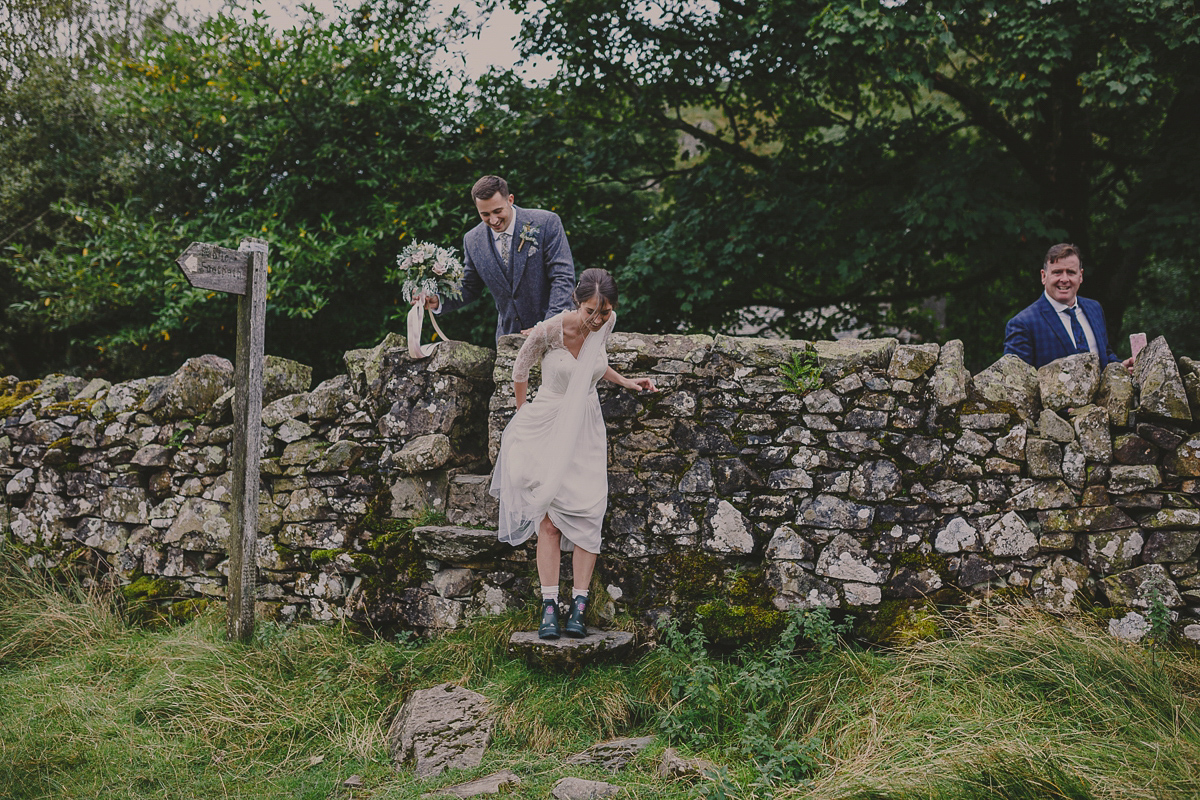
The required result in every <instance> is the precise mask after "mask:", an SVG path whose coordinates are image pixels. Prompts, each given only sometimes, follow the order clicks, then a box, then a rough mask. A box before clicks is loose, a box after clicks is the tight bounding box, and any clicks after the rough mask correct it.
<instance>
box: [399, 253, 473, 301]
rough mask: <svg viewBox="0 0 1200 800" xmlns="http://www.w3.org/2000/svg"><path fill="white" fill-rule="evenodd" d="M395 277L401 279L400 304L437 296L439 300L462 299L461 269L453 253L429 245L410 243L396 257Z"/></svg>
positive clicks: (461, 266)
mask: <svg viewBox="0 0 1200 800" xmlns="http://www.w3.org/2000/svg"><path fill="white" fill-rule="evenodd" d="M396 268H397V270H398V271H399V275H398V277H403V280H404V283H403V284H402V285H401V287H400V288H401V291H402V292H403V293H404V302H406V303H411V302H412V299H413V296H414V295H417V294H420V293H421V292H424V293H425V294H434V293H436V294H438V295H440V296H442V297H453V298H455V299H457V298H460V297H462V282H463V265H462V261H460V260H459V259H458V256H457V255H455V254H454V251H453V250H451V249H450V248H448V247H438V246H437V245H435V244H432V243H430V242H413V243H412V244H410V245H409V246H408V247H406V248H404V249H403V250H402V251H400V255H398V256H396Z"/></svg>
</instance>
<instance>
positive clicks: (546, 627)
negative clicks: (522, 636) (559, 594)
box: [538, 600, 559, 639]
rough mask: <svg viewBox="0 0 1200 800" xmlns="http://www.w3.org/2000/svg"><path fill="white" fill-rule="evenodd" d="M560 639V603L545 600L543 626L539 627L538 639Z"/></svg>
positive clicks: (543, 602) (543, 603)
mask: <svg viewBox="0 0 1200 800" xmlns="http://www.w3.org/2000/svg"><path fill="white" fill-rule="evenodd" d="M558 637H559V630H558V603H557V602H556V601H554V600H543V601H542V624H540V625H538V638H539V639H557V638H558Z"/></svg>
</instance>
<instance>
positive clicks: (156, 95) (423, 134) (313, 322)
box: [10, 2, 474, 374]
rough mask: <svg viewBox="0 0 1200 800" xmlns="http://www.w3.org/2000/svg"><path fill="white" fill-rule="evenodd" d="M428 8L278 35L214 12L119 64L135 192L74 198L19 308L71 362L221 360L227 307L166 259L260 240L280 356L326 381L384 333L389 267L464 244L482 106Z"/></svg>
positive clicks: (39, 254)
mask: <svg viewBox="0 0 1200 800" xmlns="http://www.w3.org/2000/svg"><path fill="white" fill-rule="evenodd" d="M427 11H428V9H427V5H426V4H422V3H419V4H404V3H398V2H378V3H367V4H365V5H362V6H360V7H357V8H355V9H343V12H344V13H342V14H341V15H339V16H337V17H335V18H323V17H321V16H319V15H316V16H314V17H312V18H311V19H309V20H307V21H306V22H305V23H303V24H300V25H297V26H296V27H294V28H292V29H290V30H288V31H285V32H282V33H280V32H277V31H275V30H273V29H272V28H271V27H270V26H269V25H268V24H267V22H266V20H265V17H264V16H263V15H262V14H261V13H259V12H256V13H255V15H254V18H253V20H252V21H251V22H250V23H246V22H243V21H239V20H238V19H236V18H235V17H233V16H231V15H228V14H225V13H222V14H219V15H218V16H216V17H214V18H212V19H209V20H206V21H204V22H203V23H202V24H200V25H199V27H198V28H197V29H195V30H182V31H170V30H163V31H162V32H161V33H160V35H158V36H157V37H155V38H154V39H152V40H150V41H148V42H147V43H146V44H145V46H144V47H143V48H142V49H141V50H140V52H138V53H137V54H136V55H131V56H129V57H127V58H124V59H123V60H122V62H121V64H120V67H121V71H120V72H119V74H116V75H114V76H113V79H112V80H111V82H109V83H108V84H107V85H106V86H105V92H104V100H105V102H106V103H107V104H109V108H110V110H111V111H110V113H112V114H113V115H114V116H116V117H117V118H119V119H122V120H126V121H128V124H129V125H130V126H131V128H133V129H137V130H144V131H147V132H148V133H147V135H146V136H145V138H144V139H142V140H141V141H139V142H138V145H139V150H140V152H141V163H140V164H139V165H138V170H139V172H140V174H141V175H143V176H145V180H144V181H143V182H142V184H141V186H140V187H139V188H140V189H141V190H142V191H141V192H140V193H139V194H133V193H130V194H127V195H126V196H125V197H123V198H121V199H120V200H119V201H117V202H112V203H108V204H98V203H90V204H80V205H78V206H76V207H73V208H70V209H67V208H66V207H65V206H64V207H63V208H64V210H67V211H68V212H69V214H70V216H71V218H72V219H73V220H74V222H75V224H74V226H73V227H72V228H70V229H67V230H64V231H62V232H61V233H60V236H59V238H58V240H57V241H56V242H55V243H54V245H53V246H52V247H46V248H40V249H32V248H30V249H27V250H26V249H23V248H21V247H18V248H17V253H16V256H17V257H16V258H15V259H14V270H15V272H16V274H17V276H18V278H19V279H20V280H21V282H22V283H23V285H24V286H25V287H26V289H27V290H28V291H29V292H31V293H33V294H34V296H33V297H32V298H30V299H29V300H27V301H25V302H23V303H18V304H16V305H15V306H13V307H12V308H11V309H10V313H11V314H12V316H14V317H15V318H16V319H17V320H18V321H19V322H22V323H24V324H26V325H29V326H33V325H41V326H44V327H46V328H49V329H52V330H56V331H61V332H65V333H66V334H68V335H69V336H70V337H71V340H72V342H73V344H74V348H75V349H74V352H70V353H68V354H67V356H66V359H67V360H68V361H69V362H74V363H76V364H80V363H83V364H85V365H86V364H89V363H90V364H91V365H92V367H93V368H99V369H108V370H110V371H113V370H115V371H117V372H121V373H126V374H128V373H132V372H144V371H147V370H152V369H165V368H171V367H173V366H174V365H176V364H177V363H178V361H179V360H180V359H181V358H183V357H186V356H188V355H193V354H195V353H197V352H204V351H216V352H225V353H228V352H229V351H230V350H231V346H232V323H233V315H232V302H233V301H232V298H231V297H229V296H225V295H218V294H214V293H211V292H202V291H199V290H193V289H191V288H189V287H188V286H187V284H186V282H184V281H183V279H182V276H181V275H180V274H179V272H178V269H177V268H176V266H175V264H174V259H175V258H176V256H178V254H179V253H180V252H181V251H182V250H183V249H184V248H185V247H186V246H187V244H188V243H189V242H190V241H209V242H215V243H219V244H223V245H226V246H230V247H233V246H236V245H237V241H238V240H239V239H240V238H241V237H242V236H245V235H254V236H261V237H263V238H266V239H267V240H268V241H269V242H270V244H271V247H272V250H271V259H270V265H271V275H270V289H269V296H268V331H267V337H268V347H269V349H270V350H271V351H272V352H276V353H281V354H283V355H288V356H291V357H294V358H298V359H301V360H304V361H307V362H308V363H312V364H314V365H315V366H317V367H318V369H319V370H321V371H324V372H329V371H331V370H332V369H335V368H336V367H337V366H338V365H337V364H336V363H335V362H336V358H337V356H340V353H341V351H342V350H345V349H346V348H348V347H352V346H357V345H359V344H364V343H373V342H374V341H376V340H378V338H379V337H380V336H381V335H382V333H383V331H384V330H385V329H386V325H387V320H388V317H389V316H390V314H391V310H392V308H393V306H394V305H395V304H396V303H397V302H398V287H393V286H388V285H385V283H384V273H385V268H386V266H387V264H388V262H390V261H391V260H392V259H394V258H395V255H396V253H397V252H398V250H399V249H400V248H401V247H402V246H403V245H404V244H405V243H407V240H410V239H411V238H413V237H419V238H422V239H432V240H434V241H439V242H446V243H452V242H453V239H454V238H455V236H457V235H460V234H461V229H462V226H463V221H464V215H465V213H466V212H467V210H468V209H467V207H466V205H465V203H464V202H463V199H460V195H461V194H463V191H462V187H463V186H469V185H470V181H471V176H472V174H473V171H474V168H473V167H472V166H471V152H470V145H471V137H472V136H473V133H471V132H472V130H473V123H472V119H471V110H470V108H469V107H468V105H467V103H466V102H465V97H464V95H463V94H462V92H461V90H458V89H455V88H453V86H452V85H451V82H450V81H448V80H447V79H446V76H444V75H442V74H440V73H439V72H437V71H435V70H432V69H430V62H431V60H432V59H433V58H434V56H435V55H436V54H437V53H438V52H439V51H440V50H441V49H442V48H443V46H444V40H445V38H446V37H450V36H454V35H457V32H456V29H455V28H454V26H453V25H451V26H450V27H449V28H448V29H447V28H439V29H434V28H431V27H430V26H429V25H427V24H426V16H427Z"/></svg>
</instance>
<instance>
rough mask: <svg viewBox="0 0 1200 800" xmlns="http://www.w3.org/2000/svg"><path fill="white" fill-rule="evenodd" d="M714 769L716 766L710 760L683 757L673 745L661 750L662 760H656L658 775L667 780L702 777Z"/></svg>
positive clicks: (713, 771)
mask: <svg viewBox="0 0 1200 800" xmlns="http://www.w3.org/2000/svg"><path fill="white" fill-rule="evenodd" d="M716 771H717V767H716V765H715V764H713V763H712V762H711V761H705V760H704V759H703V758H684V757H683V756H681V755H679V751H678V750H676V749H675V748H674V747H668V748H667V749H666V750H663V754H662V760H661V761H659V762H658V777H660V778H664V779H666V780H669V781H674V780H680V779H686V778H703V777H705V776H707V775H709V774H710V773H715V772H716Z"/></svg>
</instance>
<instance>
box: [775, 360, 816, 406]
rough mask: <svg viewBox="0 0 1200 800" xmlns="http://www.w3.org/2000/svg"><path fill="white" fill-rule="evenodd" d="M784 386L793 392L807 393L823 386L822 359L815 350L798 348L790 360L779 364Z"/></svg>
mask: <svg viewBox="0 0 1200 800" xmlns="http://www.w3.org/2000/svg"><path fill="white" fill-rule="evenodd" d="M779 372H780V376H781V378H780V379H781V381H782V382H783V388H784V389H786V390H787V391H789V392H791V393H792V394H798V395H801V396H803V395H806V394H808V393H809V392H811V391H813V390H814V389H820V388H821V360H820V358H818V357H817V354H816V352H815V351H813V350H797V351H795V352H793V353H792V358H791V360H790V361H784V362H783V363H782V364H780V365H779Z"/></svg>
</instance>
